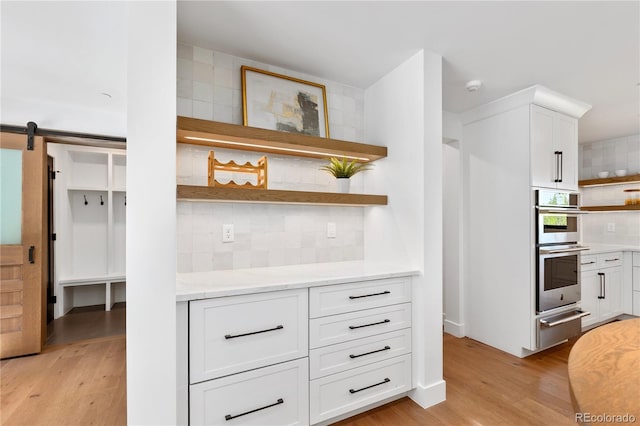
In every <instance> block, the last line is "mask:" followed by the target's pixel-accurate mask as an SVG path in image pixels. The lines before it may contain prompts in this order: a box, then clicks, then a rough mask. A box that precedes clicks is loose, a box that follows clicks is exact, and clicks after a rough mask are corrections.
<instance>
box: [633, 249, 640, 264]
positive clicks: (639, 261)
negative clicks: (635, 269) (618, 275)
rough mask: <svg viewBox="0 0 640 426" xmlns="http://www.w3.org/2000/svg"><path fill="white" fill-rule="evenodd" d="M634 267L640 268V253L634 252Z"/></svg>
mask: <svg viewBox="0 0 640 426" xmlns="http://www.w3.org/2000/svg"><path fill="white" fill-rule="evenodd" d="M633 266H640V252H638V251H634V252H633Z"/></svg>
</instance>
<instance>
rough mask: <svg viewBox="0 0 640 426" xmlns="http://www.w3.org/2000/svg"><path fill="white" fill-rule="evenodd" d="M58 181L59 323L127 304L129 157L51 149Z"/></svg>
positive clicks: (56, 280)
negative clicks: (83, 310)
mask: <svg viewBox="0 0 640 426" xmlns="http://www.w3.org/2000/svg"><path fill="white" fill-rule="evenodd" d="M47 153H48V154H49V155H50V156H51V157H53V160H54V170H56V173H55V180H54V198H53V216H54V230H53V233H54V234H55V256H54V257H55V268H54V269H55V272H54V283H55V292H56V293H55V294H56V298H57V301H56V308H55V317H56V318H58V317H60V316H62V315H64V314H65V313H66V312H67V311H69V310H70V309H72V308H73V307H75V306H86V305H95V304H104V305H105V309H106V310H109V309H110V308H111V306H112V305H113V303H114V302H121V301H124V300H125V286H124V284H125V270H126V266H125V258H126V256H125V235H126V220H125V217H126V192H125V191H126V152H125V151H124V150H122V149H111V148H98V147H88V146H78V145H65V144H56V143H49V144H48V145H47Z"/></svg>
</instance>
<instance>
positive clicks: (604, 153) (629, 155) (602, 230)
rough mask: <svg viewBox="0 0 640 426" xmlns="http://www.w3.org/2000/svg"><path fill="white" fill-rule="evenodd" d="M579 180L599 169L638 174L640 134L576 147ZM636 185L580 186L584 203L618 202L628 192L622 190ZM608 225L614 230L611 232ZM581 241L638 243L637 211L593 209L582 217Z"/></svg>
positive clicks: (622, 199) (639, 223)
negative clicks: (601, 210) (577, 148)
mask: <svg viewBox="0 0 640 426" xmlns="http://www.w3.org/2000/svg"><path fill="white" fill-rule="evenodd" d="M578 158H579V163H580V169H579V170H580V172H579V173H580V179H592V178H596V177H597V174H598V172H601V171H608V172H609V173H610V174H611V175H613V172H614V171H615V170H619V169H626V170H627V174H629V175H631V174H637V173H640V134H638V135H631V136H626V137H622V138H616V139H608V140H604V141H598V142H590V143H583V144H580V146H579V154H578ZM633 188H638V184H637V183H636V184H633V183H630V184H624V185H610V186H593V187H583V188H580V193H581V196H582V198H581V200H580V202H581V204H582V205H583V206H597V205H607V206H610V205H621V204H624V202H625V199H626V198H627V197H628V196H629V193H625V192H624V190H625V189H633ZM609 224H613V226H614V230H613V231H610V230H609V229H610V228H609ZM582 241H583V242H586V243H601V244H628V245H635V246H638V245H640V213H639V212H637V211H627V212H592V213H591V214H588V215H586V216H584V217H583V218H582Z"/></svg>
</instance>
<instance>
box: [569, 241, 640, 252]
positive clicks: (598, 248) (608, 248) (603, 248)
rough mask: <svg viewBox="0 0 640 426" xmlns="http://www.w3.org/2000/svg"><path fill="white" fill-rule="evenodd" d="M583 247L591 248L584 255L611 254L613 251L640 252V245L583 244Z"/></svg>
mask: <svg viewBox="0 0 640 426" xmlns="http://www.w3.org/2000/svg"><path fill="white" fill-rule="evenodd" d="M581 245H583V246H586V247H589V250H587V251H583V252H582V254H583V255H587V254H600V253H610V252H612V251H639V252H640V245H638V246H634V245H622V244H601V243H587V242H585V243H581Z"/></svg>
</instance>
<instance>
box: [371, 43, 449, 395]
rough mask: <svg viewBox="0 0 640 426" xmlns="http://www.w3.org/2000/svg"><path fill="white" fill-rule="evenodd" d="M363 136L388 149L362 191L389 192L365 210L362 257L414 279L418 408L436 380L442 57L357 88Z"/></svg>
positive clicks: (436, 390)
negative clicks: (395, 265)
mask: <svg viewBox="0 0 640 426" xmlns="http://www.w3.org/2000/svg"><path fill="white" fill-rule="evenodd" d="M365 134H366V139H367V141H368V142H370V143H373V144H376V145H385V146H387V147H388V148H389V153H388V157H387V158H385V159H383V160H380V161H377V162H376V167H377V168H378V170H377V171H376V173H372V174H371V175H370V176H369V177H368V179H367V180H366V182H365V189H366V190H371V191H372V192H378V193H383V194H384V193H386V194H390V195H389V204H388V205H387V206H385V207H371V208H368V209H367V210H366V214H365V237H364V238H365V260H371V261H398V262H405V263H406V262H409V263H410V264H411V265H412V266H413V267H415V268H416V269H418V270H420V271H421V274H420V276H418V277H414V286H413V289H414V298H413V300H414V305H413V331H414V346H413V352H414V384H415V385H416V390H415V391H413V392H412V394H411V397H412V398H413V399H414V400H415V401H416V402H418V403H419V404H420V405H422V406H423V407H427V406H430V405H433V404H436V403H438V402H441V401H443V400H444V399H445V383H444V381H443V380H442V176H441V172H442V58H441V57H440V56H438V55H435V54H431V53H427V52H420V53H418V54H416V55H415V56H413V57H411V58H410V59H408V60H407V61H406V62H404V63H402V64H401V65H399V66H398V67H397V68H396V69H394V70H393V71H391V72H390V73H388V74H387V75H386V76H384V77H383V78H382V79H380V80H379V81H378V82H376V83H375V84H373V85H372V86H371V87H369V88H368V89H367V90H366V92H365Z"/></svg>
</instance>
